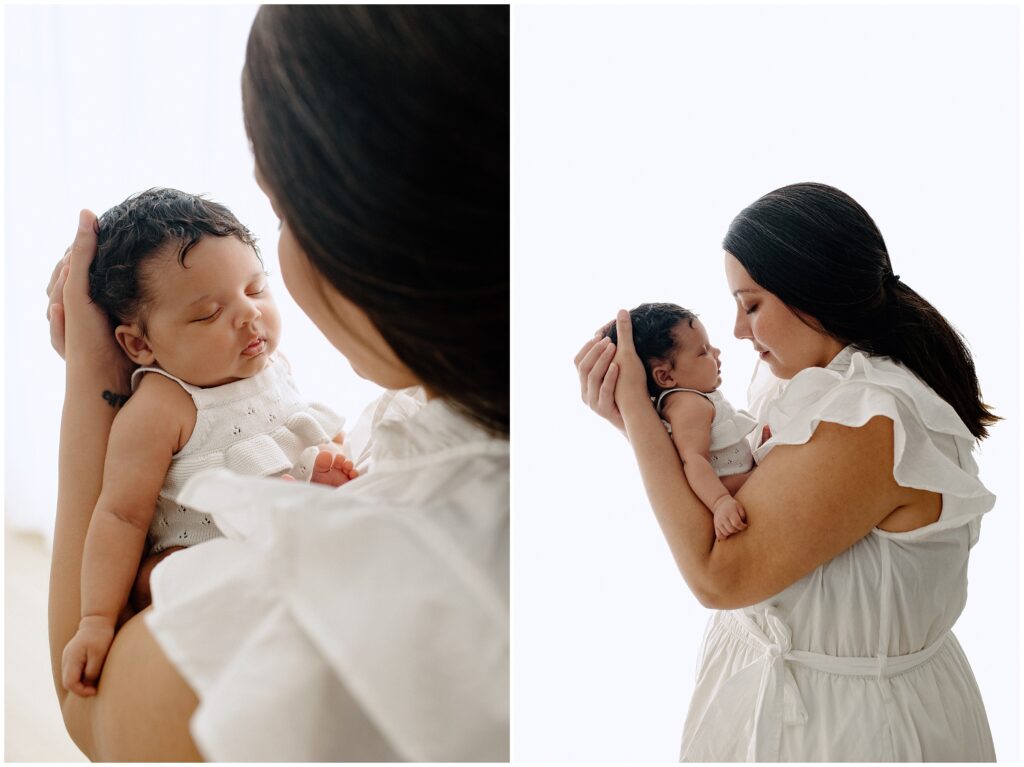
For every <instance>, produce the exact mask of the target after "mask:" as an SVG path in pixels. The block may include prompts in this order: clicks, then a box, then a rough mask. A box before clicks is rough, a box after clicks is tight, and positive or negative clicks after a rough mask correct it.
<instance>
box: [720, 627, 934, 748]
mask: <svg viewBox="0 0 1024 767" xmlns="http://www.w3.org/2000/svg"><path fill="white" fill-rule="evenodd" d="M764 617H765V623H766V630H763V629H762V628H761V627H760V626H758V624H757V623H755V622H754V620H753V619H752V618H751V617H750V616H749V615H747V614H745V613H742V612H739V611H735V612H728V613H725V614H724V615H723V619H724V621H725V622H726V626H727V628H729V629H730V630H731V632H732V633H733V634H734V635H736V636H737V637H740V638H741V639H743V641H745V642H746V643H747V644H748V645H750V646H751V647H754V648H756V649H758V650H760V651H761V653H762V659H761V661H760V667H761V669H760V671H761V680H760V686H759V688H758V693H757V703H756V707H755V709H754V730H753V738H752V739H751V742H750V748H749V750H748V753H747V758H748V760H750V761H757V762H775V761H778V760H779V755H780V749H781V744H782V728H783V726H784V725H795V724H805V723H806V722H807V709H806V708H805V706H804V702H803V700H802V698H801V697H800V689H799V688H798V687H797V685H796V680H795V678H794V677H793V671H792V669H791V667H790V664H793V663H799V664H800V665H803V666H808V667H810V668H813V669H816V670H818V671H824V672H826V673H829V674H839V675H842V676H862V677H872V676H873V677H876V678H877V679H878V683H879V685H880V687H881V690H882V697H883V699H884V701H885V704H886V708H887V709H889V712H890V715H892V714H896V713H897V712H896V707H895V703H894V701H893V697H892V691H891V689H890V687H889V678H890V677H893V676H895V675H897V674H902V673H904V672H906V671H909V670H910V669H912V668H914V667H915V666H919V665H921V664H922V663H924V662H925V661H927V660H928V659H929V658H931V657H932V656H933V655H935V653H937V652H938V651H939V649H941V648H942V646H943V645H944V644H945V643H946V639H947V638H948V636H949V633H948V632H947V633H946V634H944V635H943V636H942V637H941V638H939V639H938V640H936V641H935V642H933V643H932V644H930V645H929V646H928V647H926V648H925V649H923V650H920V651H919V652H914V653H910V654H909V655H894V656H888V657H887V656H885V655H882V654H879V655H878V656H876V657H850V656H836V655H824V654H821V653H814V652H806V651H803V650H794V649H793V642H792V632H791V631H790V629H789V626H788V625H786V622H785V621H784V620H782V618H781V617H779V615H778V614H777V613H775V612H774V611H772V610H771V609H769V610H768V611H767V612H765V613H764ZM729 624H732V625H729ZM757 666H758V663H754V664H752V665H751V666H748V667H747V668H745V669H743V670H742V671H741V672H740V674H739V675H744V676H746V675H747V674H756V670H757ZM739 675H738V676H739ZM730 681H733V680H730ZM735 681H739V680H738V679H737V680H735Z"/></svg>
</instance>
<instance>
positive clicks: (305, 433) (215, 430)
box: [132, 355, 345, 554]
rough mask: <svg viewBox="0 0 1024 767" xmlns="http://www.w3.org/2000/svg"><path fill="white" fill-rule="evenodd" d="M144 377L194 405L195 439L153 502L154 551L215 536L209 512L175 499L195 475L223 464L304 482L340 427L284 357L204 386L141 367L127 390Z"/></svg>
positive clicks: (176, 457)
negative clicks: (162, 380) (162, 382)
mask: <svg viewBox="0 0 1024 767" xmlns="http://www.w3.org/2000/svg"><path fill="white" fill-rule="evenodd" d="M146 373H159V374H160V375H163V376H166V377H167V378H170V379H171V380H172V381H176V382H177V383H178V384H179V385H180V386H181V387H182V388H183V389H184V390H185V391H187V392H188V393H189V394H190V395H191V396H192V401H193V402H194V403H195V406H196V425H195V428H194V429H193V430H192V436H191V437H189V440H188V442H187V443H185V446H184V447H182V449H181V450H179V451H178V452H177V453H175V455H174V457H173V458H172V459H171V466H170V468H169V469H168V470H167V476H166V477H165V478H164V485H163V487H162V488H161V489H160V495H159V497H158V498H157V503H156V511H155V513H154V514H153V521H152V523H151V524H150V526H149V534H148V536H147V539H146V545H147V550H148V552H149V553H151V554H155V553H156V552H159V551H163V550H164V549H167V548H170V547H172V546H192V545H194V544H196V543H202V542H203V541H208V540H210V539H211V538H217V537H220V535H221V532H220V530H218V529H217V525H216V524H214V522H213V520H212V519H211V518H210V517H209V516H208V515H206V514H200V513H198V512H195V511H192V510H191V509H188V508H186V507H185V506H183V505H182V504H180V503H179V502H178V500H177V498H178V494H179V493H180V491H181V489H182V487H184V485H185V482H186V481H187V480H188V479H189V478H190V477H191V476H192V475H193V474H198V473H199V472H200V471H205V470H206V469H213V468H218V467H223V468H226V469H229V470H231V471H234V472H236V473H238V474H248V475H253V476H263V477H265V476H270V475H273V474H281V473H284V472H289V473H291V474H293V475H294V476H296V478H297V479H307V478H308V476H309V475H310V474H311V473H312V468H313V467H312V459H313V458H315V457H316V454H317V452H318V450H317V447H318V446H319V445H323V444H324V443H328V442H330V440H331V439H332V438H333V437H334V436H335V435H337V434H338V432H339V431H341V427H342V425H343V424H344V423H345V419H344V418H342V417H341V416H339V415H338V414H337V413H335V412H334V411H332V410H331V409H330V408H328V407H327V406H326V405H322V404H320V403H319V402H307V401H306V400H304V399H303V398H302V397H301V396H300V395H299V390H298V389H297V388H296V386H295V381H294V380H293V379H292V376H291V371H290V369H289V367H288V363H287V361H285V360H284V359H283V357H282V356H281V355H274V356H272V357H271V359H270V364H269V365H267V367H266V368H264V369H263V370H262V371H260V372H259V373H257V374H256V375H254V376H252V377H251V378H243V379H241V380H239V381H234V382H232V383H229V384H224V385H223V386H212V387H210V388H205V389H204V388H202V387H200V386H193V385H192V384H189V383H185V382H184V381H182V380H181V379H179V378H176V377H175V376H172V375H171V374H170V373H168V372H167V371H165V370H162V369H161V368H158V367H141V368H139V369H138V370H136V371H135V372H134V373H133V374H132V391H135V388H136V387H137V386H138V382H139V381H140V380H141V377H142V376H143V375H145V374H146Z"/></svg>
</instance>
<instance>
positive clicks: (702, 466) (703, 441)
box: [605, 304, 756, 540]
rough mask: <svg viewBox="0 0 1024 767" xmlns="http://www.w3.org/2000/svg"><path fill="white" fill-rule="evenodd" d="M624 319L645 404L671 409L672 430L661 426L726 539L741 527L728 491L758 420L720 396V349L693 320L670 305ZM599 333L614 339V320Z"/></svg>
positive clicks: (749, 460)
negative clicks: (643, 379)
mask: <svg viewBox="0 0 1024 767" xmlns="http://www.w3.org/2000/svg"><path fill="white" fill-rule="evenodd" d="M629 315H630V319H631V320H632V323H633V343H634V345H635V347H636V352H637V355H639V357H640V359H641V360H643V363H644V369H645V370H646V371H647V390H648V392H649V393H650V395H651V400H652V401H653V402H654V407H655V409H656V410H657V411H658V415H659V416H661V415H663V412H664V409H665V408H671V410H672V425H669V423H668V422H667V421H665V426H666V427H667V428H668V430H669V434H671V435H672V441H673V442H674V443H675V446H676V450H678V451H679V457H680V458H681V459H682V461H683V471H684V472H685V474H686V479H687V481H688V482H689V483H690V487H691V488H692V489H693V491H694V492H695V493H696V494H697V496H698V497H699V498H700V499H701V501H703V502H704V505H705V506H707V507H708V508H709V509H711V512H712V515H713V516H714V524H715V536H716V538H717V539H718V540H725V539H726V538H728V537H729V536H730V535H731V534H733V533H736V532H739V531H740V530H743V529H745V528H746V526H747V524H746V519H747V515H746V512H745V511H744V510H743V506H742V505H740V502H739V501H737V500H736V499H735V498H734V497H733V494H734V493H735V492H736V491H737V490H739V489H740V487H742V486H743V483H744V482H745V481H746V479H747V476H748V475H749V472H750V471H751V470H752V469H753V467H754V460H753V456H752V455H751V452H750V444H749V443H748V442H747V439H746V437H747V435H748V434H749V433H750V432H751V431H752V430H753V428H754V426H755V425H756V423H755V421H754V419H753V418H751V417H750V415H748V414H747V413H746V412H744V411H742V410H739V411H737V410H735V409H734V408H733V406H732V405H731V404H729V402H728V401H727V400H726V399H725V397H724V396H723V395H722V393H721V392H720V391H718V387H719V386H720V385H721V383H722V378H721V376H720V375H719V373H720V371H721V365H720V364H719V361H718V359H719V355H720V352H719V350H718V349H716V348H715V347H714V346H712V345H711V342H710V341H709V340H708V334H707V331H706V330H705V329H704V325H702V324H701V322H700V320H698V319H697V315H695V314H694V313H693V312H690V311H688V310H686V309H684V308H682V307H681V306H676V305H675V304H641V305H640V306H638V307H636V308H635V309H633V310H632V311H631V312H630V313H629ZM605 335H606V336H608V337H609V338H611V339H612V341H613V342H615V341H616V340H617V338H616V336H617V334H616V332H615V323H614V322H613V323H611V324H610V325H609V326H608V327H606V328H605ZM677 392H678V394H676V393H677ZM670 394H674V396H672V397H669V395H670Z"/></svg>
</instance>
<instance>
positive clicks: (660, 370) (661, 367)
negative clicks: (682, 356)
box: [651, 362, 676, 389]
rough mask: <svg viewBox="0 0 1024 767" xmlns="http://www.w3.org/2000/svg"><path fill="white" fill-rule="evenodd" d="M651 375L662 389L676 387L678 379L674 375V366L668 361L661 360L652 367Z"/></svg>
mask: <svg viewBox="0 0 1024 767" xmlns="http://www.w3.org/2000/svg"><path fill="white" fill-rule="evenodd" d="M651 376H652V377H653V378H654V383H656V384H658V386H660V387H661V388H662V389H674V388H675V387H676V379H675V378H674V377H673V375H672V366H671V365H669V364H668V363H667V362H659V363H658V364H657V365H654V366H653V367H652V368H651Z"/></svg>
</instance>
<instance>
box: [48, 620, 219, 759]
mask: <svg viewBox="0 0 1024 767" xmlns="http://www.w3.org/2000/svg"><path fill="white" fill-rule="evenodd" d="M147 612H148V610H147V611H144V612H142V613H139V614H138V615H136V616H135V617H133V618H132V619H131V620H129V621H128V622H127V623H125V625H124V626H123V627H122V628H121V630H120V631H118V633H117V636H116V637H115V638H114V643H113V645H111V648H110V653H109V655H108V656H107V660H106V663H105V664H104V666H103V676H102V677H101V679H100V684H99V688H98V690H97V693H96V695H95V696H93V697H90V698H80V697H78V696H77V695H72V694H70V693H66V692H65V693H64V697H63V699H62V701H61V709H62V711H63V714H64V723H65V725H66V726H67V729H68V732H69V733H70V734H71V737H72V739H73V740H74V741H75V743H76V744H77V745H78V747H79V748H81V749H82V751H83V752H84V753H85V754H86V755H87V756H88V757H89V758H90V759H91V760H93V761H121V762H145V761H201V760H202V756H200V754H199V752H198V750H196V747H195V744H194V743H193V742H192V737H191V735H190V733H189V720H190V719H191V717H192V714H193V712H194V711H195V709H196V706H197V705H198V702H199V701H198V699H197V698H196V695H195V693H194V692H193V691H192V689H191V688H190V687H189V686H188V685H187V684H186V683H185V680H184V679H183V678H182V677H181V675H180V674H179V673H178V672H177V670H176V669H175V668H174V666H173V665H171V662H170V661H169V660H168V658H167V656H166V655H165V654H164V652H163V650H162V649H161V647H160V645H158V644H157V642H156V640H155V639H154V637H153V635H152V633H150V631H149V628H148V626H146V624H145V621H144V620H143V615H145V614H146V613H147Z"/></svg>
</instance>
